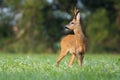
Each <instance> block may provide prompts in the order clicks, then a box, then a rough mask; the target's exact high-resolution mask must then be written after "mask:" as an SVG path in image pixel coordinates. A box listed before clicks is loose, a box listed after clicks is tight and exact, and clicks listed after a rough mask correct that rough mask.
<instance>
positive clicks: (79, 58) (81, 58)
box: [77, 54, 84, 67]
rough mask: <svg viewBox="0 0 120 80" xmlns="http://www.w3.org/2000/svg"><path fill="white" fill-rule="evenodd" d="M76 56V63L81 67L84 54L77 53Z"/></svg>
mask: <svg viewBox="0 0 120 80" xmlns="http://www.w3.org/2000/svg"><path fill="white" fill-rule="evenodd" d="M77 57H78V65H79V66H80V67H82V62H83V58H84V54H77Z"/></svg>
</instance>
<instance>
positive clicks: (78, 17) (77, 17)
mask: <svg viewBox="0 0 120 80" xmlns="http://www.w3.org/2000/svg"><path fill="white" fill-rule="evenodd" d="M76 20H78V21H79V20H80V12H78V13H77V15H76Z"/></svg>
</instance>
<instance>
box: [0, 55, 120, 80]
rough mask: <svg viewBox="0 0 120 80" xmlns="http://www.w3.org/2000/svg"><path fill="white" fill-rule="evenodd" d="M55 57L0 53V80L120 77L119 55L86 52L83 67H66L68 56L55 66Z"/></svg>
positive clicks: (115, 79)
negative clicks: (58, 65)
mask: <svg viewBox="0 0 120 80" xmlns="http://www.w3.org/2000/svg"><path fill="white" fill-rule="evenodd" d="M57 56H58V55H54V54H42V55H36V54H35V55H20V54H15V55H13V54H7V55H3V54H0V80H120V55H111V54H86V55H85V59H84V62H83V67H82V68H79V67H78V65H77V60H76V61H75V62H74V65H73V67H72V68H69V67H68V64H67V63H68V61H69V57H70V56H67V57H65V58H64V59H63V60H62V62H61V63H60V67H59V68H57V67H55V61H56V58H57Z"/></svg>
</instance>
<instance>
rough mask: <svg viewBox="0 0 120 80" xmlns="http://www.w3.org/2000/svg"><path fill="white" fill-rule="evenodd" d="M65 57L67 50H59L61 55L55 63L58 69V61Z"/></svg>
mask: <svg viewBox="0 0 120 80" xmlns="http://www.w3.org/2000/svg"><path fill="white" fill-rule="evenodd" d="M66 55H67V50H66V51H65V50H61V53H60V55H59V57H58V58H57V61H56V66H57V67H59V63H60V61H61V60H62V59H63V58H64V57H65V56H66Z"/></svg>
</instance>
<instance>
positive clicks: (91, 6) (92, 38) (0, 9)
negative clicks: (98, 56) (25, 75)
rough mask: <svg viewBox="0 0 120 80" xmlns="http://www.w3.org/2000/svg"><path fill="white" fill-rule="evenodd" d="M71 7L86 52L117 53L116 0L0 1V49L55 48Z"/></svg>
mask: <svg viewBox="0 0 120 80" xmlns="http://www.w3.org/2000/svg"><path fill="white" fill-rule="evenodd" d="M74 7H77V8H78V9H79V10H80V12H81V24H82V28H83V31H84V32H85V34H86V36H87V37H88V42H89V51H91V52H100V51H109V52H120V49H119V48H120V0H0V50H1V51H7V52H11V53H14V52H15V53H16V52H25V53H28V52H35V53H39V52H43V51H44V52H49V51H58V48H59V41H60V39H61V37H62V36H64V34H65V32H64V28H63V27H64V26H65V25H66V24H68V22H69V21H70V20H71V19H72V13H71V10H72V9H73V8H74Z"/></svg>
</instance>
